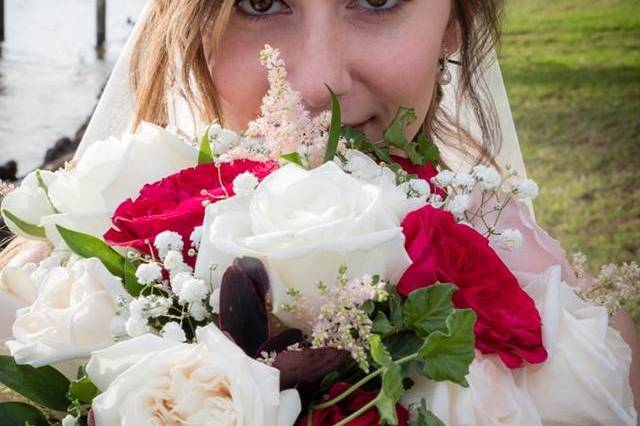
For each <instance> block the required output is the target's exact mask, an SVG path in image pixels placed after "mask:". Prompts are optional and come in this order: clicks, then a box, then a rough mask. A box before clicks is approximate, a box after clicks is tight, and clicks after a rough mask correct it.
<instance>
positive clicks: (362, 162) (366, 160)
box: [341, 150, 441, 210]
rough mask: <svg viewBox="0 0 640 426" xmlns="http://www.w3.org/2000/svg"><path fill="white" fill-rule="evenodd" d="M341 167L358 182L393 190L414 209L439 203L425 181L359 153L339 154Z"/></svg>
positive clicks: (437, 197)
mask: <svg viewBox="0 0 640 426" xmlns="http://www.w3.org/2000/svg"><path fill="white" fill-rule="evenodd" d="M341 167H342V169H343V170H344V171H345V172H347V173H349V174H350V175H352V176H354V177H356V178H358V179H360V180H363V181H366V182H369V183H372V184H375V185H378V186H382V187H387V188H393V189H394V191H397V192H398V193H399V194H401V195H402V197H403V198H405V199H409V200H411V202H412V205H413V206H414V208H418V207H420V206H421V205H423V204H424V203H426V202H437V201H441V199H440V196H439V195H438V194H432V193H431V187H430V186H429V182H427V181H426V180H424V179H416V178H413V177H412V176H410V175H408V174H407V173H406V172H405V171H404V170H402V169H400V168H399V169H398V170H397V171H394V170H392V169H391V168H389V167H387V166H386V165H385V164H378V163H376V162H375V161H374V160H373V159H372V158H370V157H368V156H367V155H366V154H363V153H361V152H359V151H354V150H346V151H344V152H343V153H341ZM414 208H411V209H410V210H413V209H414Z"/></svg>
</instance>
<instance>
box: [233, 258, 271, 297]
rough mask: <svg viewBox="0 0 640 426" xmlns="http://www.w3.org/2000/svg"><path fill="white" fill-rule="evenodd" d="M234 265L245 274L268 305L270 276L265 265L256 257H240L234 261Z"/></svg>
mask: <svg viewBox="0 0 640 426" xmlns="http://www.w3.org/2000/svg"><path fill="white" fill-rule="evenodd" d="M233 265H234V266H235V267H237V268H239V269H241V270H242V272H244V273H245V274H246V275H247V276H248V277H249V279H250V280H251V282H252V283H253V286H254V287H255V288H256V291H257V292H258V296H260V298H261V299H262V301H263V302H264V303H265V304H266V303H267V302H266V300H267V293H268V292H269V275H268V274H267V270H266V269H265V267H264V264H263V263H262V262H261V261H260V260H259V259H256V258H255V257H238V258H236V259H235V260H234V261H233Z"/></svg>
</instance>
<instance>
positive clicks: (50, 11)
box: [0, 0, 145, 174]
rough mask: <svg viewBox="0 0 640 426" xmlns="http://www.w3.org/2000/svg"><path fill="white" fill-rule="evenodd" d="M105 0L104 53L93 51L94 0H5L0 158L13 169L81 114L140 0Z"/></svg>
mask: <svg viewBox="0 0 640 426" xmlns="http://www.w3.org/2000/svg"><path fill="white" fill-rule="evenodd" d="M106 1H107V44H106V52H105V54H104V57H103V58H102V59H100V58H99V57H98V55H97V54H96V51H95V48H94V46H95V39H96V35H95V33H96V29H95V28H96V18H95V14H96V0H54V1H51V0H5V2H4V3H5V42H4V43H3V44H2V46H1V49H2V50H1V52H2V56H1V57H0V165H2V164H4V163H5V162H6V161H8V160H11V159H15V160H16V161H18V165H19V174H24V173H26V172H28V171H30V170H32V169H33V168H35V167H37V166H38V165H40V164H41V163H42V160H43V158H44V153H45V151H46V150H47V148H50V147H51V146H52V145H53V143H54V142H55V141H56V140H57V139H59V138H61V137H64V136H73V134H74V133H75V131H76V130H77V129H78V127H80V125H81V124H82V123H83V122H84V120H85V119H86V118H87V116H88V115H89V113H90V112H91V111H92V109H93V107H94V106H95V103H96V101H97V96H98V94H99V91H100V89H101V88H102V86H103V84H104V82H105V81H106V79H107V78H108V76H109V73H110V72H111V69H112V67H113V65H114V63H115V60H116V59H117V57H118V54H119V53H120V50H121V49H122V46H123V45H124V42H125V41H126V39H127V37H128V35H129V33H130V31H131V29H132V23H131V21H133V20H135V19H136V18H137V16H138V14H139V12H140V11H141V10H142V6H143V5H144V3H145V0H106Z"/></svg>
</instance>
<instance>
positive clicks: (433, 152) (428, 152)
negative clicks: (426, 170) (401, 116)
mask: <svg viewBox="0 0 640 426" xmlns="http://www.w3.org/2000/svg"><path fill="white" fill-rule="evenodd" d="M416 142H417V143H418V152H419V153H420V155H421V156H422V159H423V162H429V163H431V164H432V165H434V166H437V165H438V163H440V149H438V146H437V145H436V144H435V143H433V142H431V141H430V140H429V138H428V137H427V135H426V133H425V131H424V129H423V130H422V131H420V133H418V136H417V140H416Z"/></svg>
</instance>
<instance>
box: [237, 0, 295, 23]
mask: <svg viewBox="0 0 640 426" xmlns="http://www.w3.org/2000/svg"><path fill="white" fill-rule="evenodd" d="M236 8H237V9H238V10H239V11H240V12H241V13H242V14H244V15H245V16H247V17H249V18H255V19H260V18H263V17H265V18H267V17H270V16H271V15H275V14H278V13H282V12H286V11H288V10H289V6H287V5H286V3H284V2H283V1H282V0H237V1H236Z"/></svg>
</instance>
